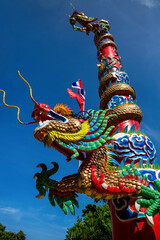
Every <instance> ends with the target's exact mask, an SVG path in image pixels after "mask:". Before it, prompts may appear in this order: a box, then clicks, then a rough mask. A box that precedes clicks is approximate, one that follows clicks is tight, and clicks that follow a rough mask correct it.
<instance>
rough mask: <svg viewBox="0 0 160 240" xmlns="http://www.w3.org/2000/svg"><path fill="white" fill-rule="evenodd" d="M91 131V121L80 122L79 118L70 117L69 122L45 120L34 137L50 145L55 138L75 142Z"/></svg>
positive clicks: (36, 130)
mask: <svg viewBox="0 0 160 240" xmlns="http://www.w3.org/2000/svg"><path fill="white" fill-rule="evenodd" d="M88 131H89V122H88V121H85V122H84V123H80V122H79V121H78V120H77V119H72V118H71V119H69V120H68V122H67V123H63V122H59V121H55V120H54V121H48V120H47V121H45V122H43V123H42V125H39V126H38V127H37V128H36V129H35V131H34V137H35V138H36V139H37V140H38V141H40V142H44V143H45V144H46V145H48V146H50V145H51V143H52V142H53V141H54V140H55V139H60V140H62V141H67V142H75V141H78V140H80V139H82V138H84V137H85V135H86V134H87V132H88Z"/></svg>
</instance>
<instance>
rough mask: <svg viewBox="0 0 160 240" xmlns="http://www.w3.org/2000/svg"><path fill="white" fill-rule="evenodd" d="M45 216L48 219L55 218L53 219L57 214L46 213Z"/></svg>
mask: <svg viewBox="0 0 160 240" xmlns="http://www.w3.org/2000/svg"><path fill="white" fill-rule="evenodd" d="M44 217H47V218H48V219H50V220H53V219H55V217H56V215H55V214H48V213H46V214H44Z"/></svg>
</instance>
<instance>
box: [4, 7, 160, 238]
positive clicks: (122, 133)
mask: <svg viewBox="0 0 160 240" xmlns="http://www.w3.org/2000/svg"><path fill="white" fill-rule="evenodd" d="M69 19H70V24H71V25H72V27H73V29H74V30H75V31H80V32H85V33H87V34H89V33H90V32H93V33H94V34H95V37H94V43H95V45H96V47H97V56H98V60H99V64H98V69H99V72H98V77H99V96H100V110H98V111H95V110H88V111H86V112H84V113H82V114H79V115H77V114H75V113H73V112H72V111H71V110H70V108H68V107H67V106H66V105H63V104H57V105H56V106H55V107H54V108H53V109H52V108H50V107H49V106H48V105H46V104H42V103H37V102H36V101H35V100H34V98H33V97H32V91H31V87H30V85H29V84H28V83H27V81H26V80H25V79H23V78H22V77H21V78H22V79H23V80H24V81H25V82H26V83H27V84H28V86H29V87H30V96H31V98H32V100H33V101H34V103H35V107H34V110H33V112H32V117H33V118H34V120H35V122H37V123H39V125H38V126H37V127H36V129H35V130H34V137H35V138H36V139H37V140H38V141H40V142H43V143H44V145H46V146H48V147H53V148H55V149H56V150H58V151H59V152H61V153H62V154H64V155H65V156H66V158H67V161H70V160H71V159H78V160H81V161H82V164H81V166H80V168H79V170H78V173H77V174H73V175H70V176H67V177H64V178H63V179H62V180H61V181H60V182H57V181H55V180H53V179H52V178H51V176H52V175H54V174H55V173H56V172H57V171H58V164H57V163H55V162H52V164H53V168H52V169H49V170H47V167H46V165H45V164H44V163H42V164H39V165H38V167H40V168H41V169H42V170H41V172H40V173H39V172H38V173H36V174H35V176H34V178H35V179H36V188H37V190H38V191H39V194H38V195H37V198H42V197H44V196H45V195H46V192H47V190H48V189H49V193H48V198H49V201H50V203H51V205H52V206H55V203H57V204H58V205H59V206H60V208H61V209H62V210H63V211H64V213H65V214H67V213H68V209H69V210H70V211H71V213H72V214H74V211H75V210H74V206H77V207H78V202H77V200H76V198H77V194H76V193H85V194H86V195H87V196H90V197H91V198H95V199H103V200H107V199H108V200H109V202H110V203H109V204H110V207H111V210H112V211H113V214H112V215H113V216H112V217H113V219H112V221H113V224H114V223H115V222H116V221H119V224H120V222H122V223H124V222H125V223H128V222H130V221H134V224H137V223H139V222H143V223H146V221H147V223H148V224H149V226H151V227H153V228H154V227H155V226H154V220H155V219H156V220H155V221H156V222H155V225H157V221H159V219H158V220H157V214H159V213H160V181H159V180H158V179H159V176H160V171H159V170H158V169H156V168H155V166H154V163H153V160H154V159H155V155H156V150H155V147H154V145H153V143H152V141H151V140H150V139H149V137H148V136H146V135H145V134H144V133H143V132H142V130H141V127H140V122H141V121H142V118H143V115H142V111H141V109H140V108H139V107H138V106H137V105H136V104H135V98H136V94H135V90H134V89H133V87H131V86H130V83H129V77H128V75H127V74H126V72H124V71H123V69H122V64H121V58H120V56H119V55H118V52H117V46H116V44H115V42H114V38H113V36H112V35H111V34H110V33H109V29H110V26H109V23H108V21H106V20H103V19H102V20H100V21H97V18H91V17H87V16H86V15H85V14H84V13H81V12H78V11H76V10H74V12H73V14H72V16H69ZM76 23H79V25H80V26H76V25H75V24H76ZM19 75H20V73H19ZM20 76H21V75H20ZM1 91H2V92H4V91H3V90H1ZM3 102H4V104H5V105H7V104H6V103H5V92H4V98H3ZM7 106H9V105H7ZM18 119H19V117H18ZM19 121H20V120H19ZM21 123H22V122H21ZM116 219H118V220H116ZM142 225H143V224H140V225H138V227H137V230H135V228H134V231H138V230H139V228H140V227H141V226H142ZM125 226H126V225H125ZM136 226H137V225H136ZM113 227H114V226H113ZM117 231H118V230H117ZM132 232H133V231H132ZM118 234H119V232H118V233H117V234H116V233H115V232H114V234H113V235H114V239H121V237H117V236H118ZM156 234H157V233H156V231H154V232H153V234H152V235H150V236H155V238H150V239H159V238H158V237H157V236H158V235H156ZM123 239H132V238H130V237H129V238H128V237H127V238H124V237H123ZM133 239H139V238H138V237H137V238H133ZM146 239H149V238H146Z"/></svg>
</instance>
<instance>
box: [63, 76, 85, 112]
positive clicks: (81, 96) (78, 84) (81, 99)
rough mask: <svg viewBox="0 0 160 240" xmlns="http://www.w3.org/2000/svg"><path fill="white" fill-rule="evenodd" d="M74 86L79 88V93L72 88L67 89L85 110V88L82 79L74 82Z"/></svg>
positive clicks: (81, 108) (82, 109)
mask: <svg viewBox="0 0 160 240" xmlns="http://www.w3.org/2000/svg"><path fill="white" fill-rule="evenodd" d="M72 87H73V88H77V89H78V94H77V93H75V92H74V91H72V90H71V89H69V88H67V91H68V93H69V95H70V97H71V98H76V99H77V102H78V104H79V107H80V110H81V111H82V112H83V111H84V104H85V90H84V88H83V84H82V81H81V79H78V81H77V82H74V83H72Z"/></svg>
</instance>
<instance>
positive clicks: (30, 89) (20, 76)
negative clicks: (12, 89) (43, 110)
mask: <svg viewBox="0 0 160 240" xmlns="http://www.w3.org/2000/svg"><path fill="white" fill-rule="evenodd" d="M18 75H19V76H20V78H21V79H22V80H23V81H24V82H25V83H26V84H27V85H28V87H29V89H30V97H31V99H32V101H33V102H34V103H35V104H37V105H39V104H38V103H37V102H36V101H35V100H34V98H33V96H32V88H31V86H30V84H29V83H28V82H27V80H26V79H24V78H23V77H22V75H21V74H20V71H18Z"/></svg>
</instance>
